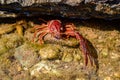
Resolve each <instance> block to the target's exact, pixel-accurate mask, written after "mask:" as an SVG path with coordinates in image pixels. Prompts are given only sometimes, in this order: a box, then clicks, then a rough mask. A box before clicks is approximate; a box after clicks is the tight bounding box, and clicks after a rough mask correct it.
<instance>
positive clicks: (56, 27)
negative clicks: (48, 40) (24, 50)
mask: <svg viewBox="0 0 120 80" xmlns="http://www.w3.org/2000/svg"><path fill="white" fill-rule="evenodd" d="M61 27H62V26H61V21H60V20H51V21H49V22H47V24H44V23H43V24H42V25H37V26H35V27H34V28H35V33H34V37H33V41H34V38H35V37H37V36H39V42H40V44H43V43H44V41H43V38H44V36H45V35H47V34H51V36H53V37H55V38H60V30H61V29H60V28H61Z"/></svg>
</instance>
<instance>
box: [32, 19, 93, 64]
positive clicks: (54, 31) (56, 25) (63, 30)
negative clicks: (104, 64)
mask: <svg viewBox="0 0 120 80" xmlns="http://www.w3.org/2000/svg"><path fill="white" fill-rule="evenodd" d="M34 28H35V33H34V38H35V37H37V36H39V41H40V43H44V42H43V37H44V36H45V35H46V34H51V35H52V36H53V37H55V38H62V37H61V36H64V37H65V38H69V37H75V38H76V39H77V40H79V43H80V48H81V50H82V52H83V54H84V56H85V66H87V64H88V58H89V59H90V62H91V65H93V59H92V57H91V55H90V52H89V49H88V45H87V41H86V39H85V38H83V36H82V35H81V34H80V33H79V32H78V31H77V30H76V26H75V25H74V24H73V23H70V24H66V25H65V26H62V25H61V21H60V20H51V21H49V22H47V24H42V25H38V26H35V27H34ZM34 38H33V39H34Z"/></svg>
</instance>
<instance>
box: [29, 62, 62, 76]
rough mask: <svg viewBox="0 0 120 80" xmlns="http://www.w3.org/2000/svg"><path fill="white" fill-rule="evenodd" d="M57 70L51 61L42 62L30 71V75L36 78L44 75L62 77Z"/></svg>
mask: <svg viewBox="0 0 120 80" xmlns="http://www.w3.org/2000/svg"><path fill="white" fill-rule="evenodd" d="M56 68H57V65H55V64H51V63H50V62H49V61H41V62H39V63H37V64H36V65H34V66H33V67H32V68H31V69H30V74H31V75H32V76H36V77H39V76H40V75H42V74H51V75H57V76H60V75H61V73H60V72H59V70H57V69H56Z"/></svg>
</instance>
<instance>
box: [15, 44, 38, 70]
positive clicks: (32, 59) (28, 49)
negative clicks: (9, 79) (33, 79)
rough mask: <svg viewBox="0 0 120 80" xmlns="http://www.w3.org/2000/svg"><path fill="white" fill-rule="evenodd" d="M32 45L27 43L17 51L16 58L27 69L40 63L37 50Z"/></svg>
mask: <svg viewBox="0 0 120 80" xmlns="http://www.w3.org/2000/svg"><path fill="white" fill-rule="evenodd" d="M31 45H32V44H30V43H25V44H23V45H22V46H20V47H18V48H16V50H15V54H14V56H15V58H16V59H17V60H18V61H19V62H20V64H21V65H22V66H23V67H25V68H30V67H31V66H33V65H34V64H35V63H37V62H38V61H39V56H38V55H37V52H36V49H35V48H34V47H32V46H31Z"/></svg>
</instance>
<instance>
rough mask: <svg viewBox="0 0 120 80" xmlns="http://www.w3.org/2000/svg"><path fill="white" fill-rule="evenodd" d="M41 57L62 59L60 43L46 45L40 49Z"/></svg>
mask: <svg viewBox="0 0 120 80" xmlns="http://www.w3.org/2000/svg"><path fill="white" fill-rule="evenodd" d="M39 54H40V57H41V59H60V58H61V57H62V53H60V48H59V46H58V45H46V46H45V47H43V48H41V49H40V51H39Z"/></svg>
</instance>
